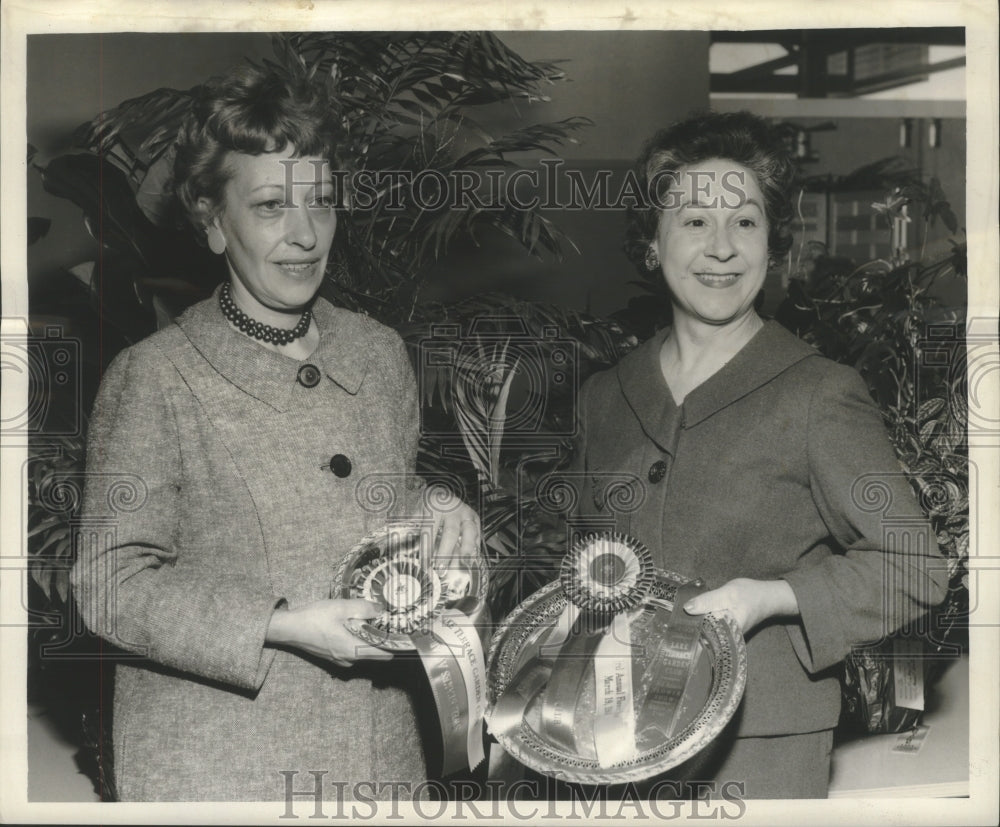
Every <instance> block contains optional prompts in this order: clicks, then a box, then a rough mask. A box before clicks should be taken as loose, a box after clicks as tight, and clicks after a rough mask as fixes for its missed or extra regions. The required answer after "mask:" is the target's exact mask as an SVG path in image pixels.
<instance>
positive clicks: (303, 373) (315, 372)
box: [298, 365, 320, 388]
mask: <svg viewBox="0 0 1000 827" xmlns="http://www.w3.org/2000/svg"><path fill="white" fill-rule="evenodd" d="M319 379H320V372H319V368H318V367H316V366H315V365H303V366H302V367H300V368H299V375H298V380H299V384H300V385H302V386H303V387H304V388H315V387H316V386H317V385H318V384H319Z"/></svg>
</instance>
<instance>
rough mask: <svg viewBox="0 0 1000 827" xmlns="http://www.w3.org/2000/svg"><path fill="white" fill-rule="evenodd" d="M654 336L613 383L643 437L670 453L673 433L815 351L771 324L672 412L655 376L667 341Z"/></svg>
mask: <svg viewBox="0 0 1000 827" xmlns="http://www.w3.org/2000/svg"><path fill="white" fill-rule="evenodd" d="M669 333H670V331H669V329H667V330H663V331H660V332H659V333H657V334H656V335H655V336H653V337H652V338H651V339H649V340H648V341H647V342H646V343H645V344H643V345H642V346H641V347H640V348H639V349H638V350H636V351H635V353H634V354H632V355H630V356H629V357H628V358H627V359H623V360H622V361H621V362H619V363H618V367H617V372H618V381H619V383H620V384H621V389H622V393H623V394H624V395H625V398H626V400H627V401H628V403H629V406H630V407H631V408H632V410H633V411H634V412H635V415H636V417H637V418H638V419H639V422H640V424H641V425H642V429H643V430H644V431H645V432H646V434H647V436H649V437H650V438H651V439H653V440H654V441H655V442H657V443H658V444H659V445H660V447H661V448H663V450H665V451H668V452H670V453H673V452H674V446H675V445H676V439H677V432H678V428H690V427H691V426H693V425H696V424H698V423H699V422H701V421H702V420H704V419H707V418H708V417H710V416H712V414H714V413H716V412H717V411H720V410H722V409H723V408H725V407H726V406H728V405H731V404H732V403H733V402H736V401H737V400H738V399H741V398H743V397H744V396H746V395H747V394H749V393H751V392H752V391H754V390H756V389H757V388H759V387H761V386H763V385H765V384H767V383H768V382H770V381H771V380H772V379H774V378H775V377H776V376H778V375H780V374H781V373H783V372H784V371H785V370H787V369H788V368H790V367H791V366H792V365H794V364H796V363H797V362H800V361H802V360H803V359H806V358H808V357H810V356H817V355H818V354H817V352H816V350H814V349H813V348H812V347H811V346H809V345H807V344H806V343H805V342H803V341H802V340H801V339H799V338H798V337H797V336H795V335H793V334H792V333H789V332H788V331H787V330H785V328H783V327H782V326H781V325H780V324H778V323H777V322H775V321H765V322H764V325H763V327H761V329H760V330H758V331H757V333H755V334H754V336H753V338H751V339H750V341H749V342H747V344H746V345H744V347H743V349H742V350H741V351H740V352H739V353H737V354H736V356H734V357H733V358H732V359H731V360H730V361H729V362H727V363H726V364H725V365H723V366H722V367H721V368H720V369H719V370H718V371H717V372H716V373H715V374H714V375H712V376H711V377H709V378H708V379H707V380H705V382H703V383H702V384H701V385H699V386H698V387H697V388H695V389H694V390H693V391H691V392H690V393H689V394H688V395H687V397H686V398H685V399H684V403H683V405H681V406H680V407H678V406H677V405H676V404H675V403H674V399H673V396H671V394H670V390H669V388H668V387H667V382H666V380H665V379H664V378H663V372H662V371H661V370H660V348H661V346H662V345H663V342H664V340H666V338H667V336H668V335H669Z"/></svg>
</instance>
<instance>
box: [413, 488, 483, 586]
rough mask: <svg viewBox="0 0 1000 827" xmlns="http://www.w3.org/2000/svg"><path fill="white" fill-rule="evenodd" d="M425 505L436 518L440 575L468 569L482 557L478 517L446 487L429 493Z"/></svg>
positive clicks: (436, 561)
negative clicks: (472, 562) (478, 556)
mask: <svg viewBox="0 0 1000 827" xmlns="http://www.w3.org/2000/svg"><path fill="white" fill-rule="evenodd" d="M425 502H426V503H427V507H428V508H429V509H430V512H431V516H432V518H433V527H432V529H431V530H432V536H433V537H436V538H438V539H437V543H436V544H435V549H436V551H435V553H434V559H433V566H434V568H435V569H436V570H437V571H439V572H446V571H449V570H450V571H462V570H463V569H468V568H469V567H470V563H471V560H472V559H474V558H475V557H476V556H477V555H478V554H479V515H478V514H477V513H476V512H475V511H474V510H473V509H472V508H471V507H470V506H469V505H467V504H466V503H464V502H462V500H460V499H459V498H458V497H457V496H455V495H454V494H453V493H452V492H451V491H449V490H447V489H446V488H443V487H436V488H434V489H433V490H432V491H430V492H429V494H428V496H427V497H426V499H425ZM456 585H457V584H452V587H453V588H454V587H455V586H456Z"/></svg>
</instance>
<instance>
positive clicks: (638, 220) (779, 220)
mask: <svg viewBox="0 0 1000 827" xmlns="http://www.w3.org/2000/svg"><path fill="white" fill-rule="evenodd" d="M712 158H722V159H726V160H730V161H735V162H736V163H738V164H741V165H742V166H745V167H746V168H747V169H749V170H750V171H751V172H752V173H753V174H754V175H755V176H756V178H757V184H758V185H759V186H760V189H761V192H762V193H763V196H764V214H765V216H766V218H767V228H768V234H767V248H768V253H769V254H770V256H771V258H772V259H774V260H777V259H780V258H782V257H783V256H785V255H786V254H787V253H788V251H789V250H790V249H791V247H792V234H791V230H790V226H791V222H792V216H793V209H792V187H793V184H794V182H795V176H796V170H795V166H794V164H793V163H792V161H791V159H790V158H789V157H788V153H787V151H786V150H785V147H784V145H783V143H782V142H781V139H780V138H779V137H778V136H777V135H776V133H775V131H774V129H773V128H772V127H771V126H769V125H768V123H767V122H766V121H765V120H764V119H763V118H759V117H758V116H756V115H753V114H751V113H750V112H703V113H699V114H697V115H694V116H692V117H690V118H688V119H687V120H684V121H680V122H678V123H675V124H673V125H672V126H669V127H667V128H666V129H661V130H660V131H659V132H657V133H656V134H655V135H654V136H653V137H652V139H651V140H650V141H649V142H648V143H647V144H646V146H645V148H644V149H643V152H642V155H640V156H639V159H638V161H636V165H635V170H634V172H635V176H636V180H637V181H638V183H639V185H640V187H641V188H642V192H643V193H648V194H649V196H650V197H648V198H647V199H646V204H645V205H641V206H639V207H635V208H632V209H630V210H629V213H628V225H627V229H626V234H625V252H626V254H627V255H628V257H629V259H631V260H632V262H633V263H634V264H635V265H636V267H638V268H639V270H640V271H643V272H645V265H644V260H645V256H646V250H647V249H648V248H649V244H650V242H651V241H652V240H653V238H654V236H655V235H656V227H657V223H658V222H659V219H660V210H659V209H658V208H657V205H658V204H662V200H661V199H658V198H657V197H656V194H655V193H652V192H650V187H651V183H652V184H653V185H655V183H656V182H657V181H658V180H664V179H666V180H669V179H670V177H671V176H674V177H676V176H677V174H678V173H679V172H680V170H681V168H682V167H685V166H689V165H691V164H698V163H701V162H703V161H708V160H710V159H712Z"/></svg>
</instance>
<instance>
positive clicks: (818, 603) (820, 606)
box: [781, 569, 846, 673]
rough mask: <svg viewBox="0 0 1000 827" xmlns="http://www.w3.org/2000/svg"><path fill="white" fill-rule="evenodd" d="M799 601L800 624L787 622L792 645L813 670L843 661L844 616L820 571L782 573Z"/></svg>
mask: <svg viewBox="0 0 1000 827" xmlns="http://www.w3.org/2000/svg"><path fill="white" fill-rule="evenodd" d="M781 579H782V580H784V581H785V582H786V583H788V585H789V586H791V587H792V591H793V592H795V599H796V601H797V602H798V604H799V621H798V623H790V624H787V627H786V628H787V629H788V635H789V637H790V638H791V642H792V648H793V649H794V650H795V654H796V656H797V657H798V658H799V660H800V661H801V662H802V665H803V666H804V667H805V668H806V670H807V671H808V672H810V673H813V672H820V671H822V670H824V669H827V668H829V667H830V666H833V665H834V664H837V663H839V662H840V661H841V660H843V657H844V654H845V651H844V641H845V639H846V637H845V635H844V631H843V629H842V628H841V623H840V615H839V613H838V611H837V607H836V605H835V604H834V601H833V597H832V595H831V593H830V590H829V588H828V587H827V584H825V583H824V579H823V577H822V572H821V571H820V570H818V569H817V570H816V571H810V570H808V569H794V570H792V571H790V572H787V573H786V574H784V575H782V577H781Z"/></svg>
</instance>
